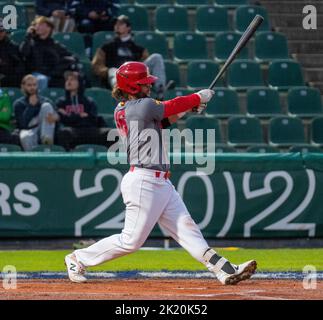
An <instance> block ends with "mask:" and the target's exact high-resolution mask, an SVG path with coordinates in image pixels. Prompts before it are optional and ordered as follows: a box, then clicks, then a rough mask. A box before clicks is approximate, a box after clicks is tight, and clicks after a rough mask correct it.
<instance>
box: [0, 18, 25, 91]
mask: <svg viewBox="0 0 323 320" xmlns="http://www.w3.org/2000/svg"><path fill="white" fill-rule="evenodd" d="M23 75H24V63H23V61H22V57H21V55H20V53H19V47H18V45H16V44H15V43H14V42H12V41H11V40H10V39H9V37H8V32H7V30H6V29H5V28H4V27H3V23H2V20H1V19H0V78H1V80H0V81H1V85H2V86H3V87H19V86H20V82H21V78H22V77H23Z"/></svg>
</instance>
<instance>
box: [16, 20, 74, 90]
mask: <svg viewBox="0 0 323 320" xmlns="http://www.w3.org/2000/svg"><path fill="white" fill-rule="evenodd" d="M53 29H54V25H53V23H52V21H51V20H50V19H49V18H47V17H38V18H36V19H35V21H34V22H33V23H32V25H31V26H30V27H29V28H28V30H27V35H26V39H25V40H24V41H23V42H22V43H21V45H20V52H21V54H22V56H23V58H24V61H25V64H26V68H27V72H28V73H31V74H33V75H34V76H35V77H36V78H37V80H38V86H39V90H40V91H42V90H43V89H44V88H47V87H48V85H49V86H52V87H62V86H63V85H64V77H63V74H64V72H65V71H66V70H71V69H75V68H77V62H78V59H77V58H76V57H75V56H74V55H73V54H72V53H71V52H69V51H68V50H67V49H66V48H65V46H63V45H61V44H60V43H58V42H57V41H54V40H53V38H52V37H51V35H52V32H53Z"/></svg>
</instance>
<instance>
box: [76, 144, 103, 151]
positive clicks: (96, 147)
mask: <svg viewBox="0 0 323 320" xmlns="http://www.w3.org/2000/svg"><path fill="white" fill-rule="evenodd" d="M73 151H74V152H95V153H96V152H107V151H108V149H107V147H105V146H102V145H97V144H79V145H78V146H76V147H75V148H74V150H73Z"/></svg>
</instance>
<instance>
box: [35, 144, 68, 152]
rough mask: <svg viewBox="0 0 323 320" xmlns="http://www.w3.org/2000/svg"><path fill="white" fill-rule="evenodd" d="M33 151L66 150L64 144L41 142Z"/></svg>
mask: <svg viewBox="0 0 323 320" xmlns="http://www.w3.org/2000/svg"><path fill="white" fill-rule="evenodd" d="M32 151H33V152H65V149H64V148H63V147H62V146H58V145H55V144H53V145H46V144H40V145H38V146H36V147H34V148H33V149H32Z"/></svg>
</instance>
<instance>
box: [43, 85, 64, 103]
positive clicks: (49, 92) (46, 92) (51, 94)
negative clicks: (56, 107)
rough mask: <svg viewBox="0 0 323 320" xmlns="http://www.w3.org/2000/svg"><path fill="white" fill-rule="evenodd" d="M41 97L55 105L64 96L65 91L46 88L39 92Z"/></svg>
mask: <svg viewBox="0 0 323 320" xmlns="http://www.w3.org/2000/svg"><path fill="white" fill-rule="evenodd" d="M41 96H44V97H46V98H48V99H50V100H51V101H52V102H54V103H55V102H56V100H57V99H58V98H60V97H63V96H65V90H64V89H63V88H46V89H43V91H42V92H41Z"/></svg>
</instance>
